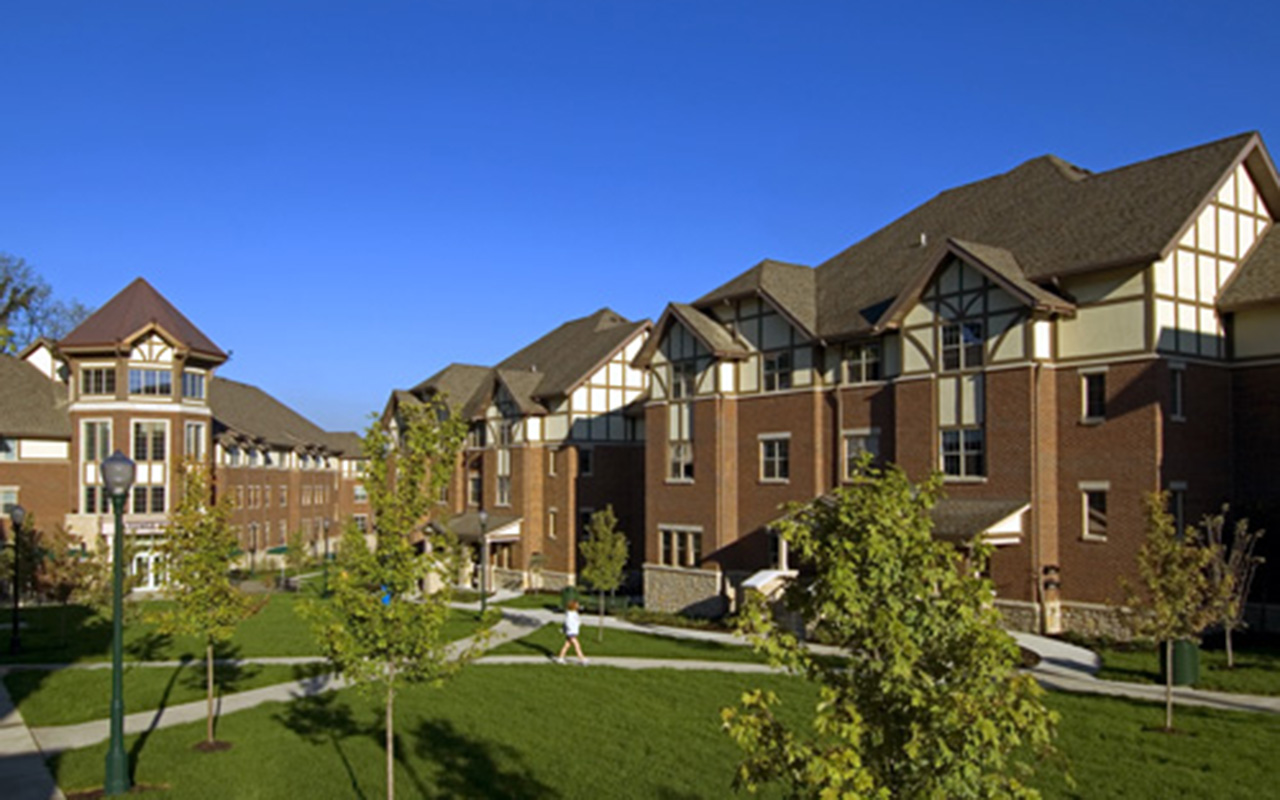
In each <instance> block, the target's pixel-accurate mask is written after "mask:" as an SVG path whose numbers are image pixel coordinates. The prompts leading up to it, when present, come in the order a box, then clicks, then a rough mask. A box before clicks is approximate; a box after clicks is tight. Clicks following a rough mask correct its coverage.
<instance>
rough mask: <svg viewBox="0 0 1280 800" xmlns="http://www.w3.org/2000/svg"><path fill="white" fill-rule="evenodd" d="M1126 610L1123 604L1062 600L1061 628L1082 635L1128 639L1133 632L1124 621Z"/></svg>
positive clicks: (1118, 639) (1131, 636)
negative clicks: (1109, 604)
mask: <svg viewBox="0 0 1280 800" xmlns="http://www.w3.org/2000/svg"><path fill="white" fill-rule="evenodd" d="M1127 611H1128V609H1126V608H1125V607H1123V606H1107V605H1101V604H1098V603H1068V602H1065V601H1064V602H1063V603H1062V629H1063V631H1070V632H1071V633H1079V634H1081V635H1084V636H1090V637H1095V636H1096V637H1102V638H1106V639H1115V640H1117V641H1128V640H1129V639H1131V638H1133V634H1132V633H1131V632H1130V631H1129V627H1128V625H1127V624H1126V621H1125V616H1126V613H1127Z"/></svg>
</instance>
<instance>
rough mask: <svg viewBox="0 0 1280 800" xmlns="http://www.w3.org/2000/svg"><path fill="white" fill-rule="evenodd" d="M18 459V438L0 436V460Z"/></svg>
mask: <svg viewBox="0 0 1280 800" xmlns="http://www.w3.org/2000/svg"><path fill="white" fill-rule="evenodd" d="M17 460H18V440H17V439H10V438H9V437H7V436H0V461H17Z"/></svg>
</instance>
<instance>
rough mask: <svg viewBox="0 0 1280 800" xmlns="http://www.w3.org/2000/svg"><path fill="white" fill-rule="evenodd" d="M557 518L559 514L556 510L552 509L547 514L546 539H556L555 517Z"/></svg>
mask: <svg viewBox="0 0 1280 800" xmlns="http://www.w3.org/2000/svg"><path fill="white" fill-rule="evenodd" d="M557 516H559V512H558V511H556V509H554V508H553V509H551V510H550V511H548V512H547V538H548V539H554V538H556V517H557Z"/></svg>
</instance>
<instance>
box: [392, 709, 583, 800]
mask: <svg viewBox="0 0 1280 800" xmlns="http://www.w3.org/2000/svg"><path fill="white" fill-rule="evenodd" d="M397 738H399V737H397ZM413 740H414V755H416V756H417V757H418V758H420V759H423V760H425V761H428V762H433V763H434V765H435V767H436V769H435V770H434V772H435V775H436V783H437V785H436V787H435V789H436V791H435V793H434V795H428V794H427V793H426V791H425V787H422V786H419V789H420V791H422V796H423V797H428V796H434V797H442V798H443V797H505V798H512V800H541V799H543V798H555V797H559V796H560V793H559V792H557V791H555V790H554V789H552V788H551V787H550V786H547V785H546V784H544V783H542V782H541V781H539V780H538V779H537V778H535V777H534V776H533V774H532V773H531V772H530V771H529V770H528V769H526V768H525V767H524V766H523V765H522V764H521V763H520V759H521V756H520V753H519V751H517V750H515V749H514V748H512V747H508V746H506V745H500V744H495V743H493V742H484V741H479V740H476V739H471V738H468V737H466V736H464V735H462V734H461V733H459V732H458V730H457V729H456V728H455V727H454V726H453V723H451V722H449V721H448V720H424V721H423V722H422V723H421V724H419V725H418V727H417V729H415V730H414V732H413ZM402 763H403V762H402ZM415 783H417V781H415Z"/></svg>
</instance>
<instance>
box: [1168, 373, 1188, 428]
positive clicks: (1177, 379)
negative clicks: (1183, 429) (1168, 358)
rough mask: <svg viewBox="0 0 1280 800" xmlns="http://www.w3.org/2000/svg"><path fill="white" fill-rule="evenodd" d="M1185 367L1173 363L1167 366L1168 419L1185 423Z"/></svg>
mask: <svg viewBox="0 0 1280 800" xmlns="http://www.w3.org/2000/svg"><path fill="white" fill-rule="evenodd" d="M1186 386H1187V365H1186V364H1183V363H1182V362H1179V361H1175V362H1173V363H1171V364H1169V419H1170V420H1172V421H1173V422H1186V420H1187V407H1186Z"/></svg>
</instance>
